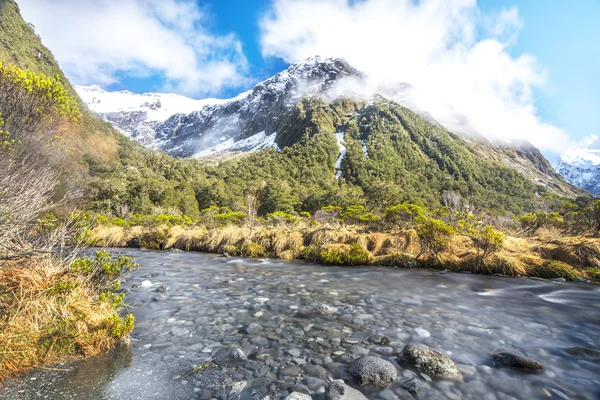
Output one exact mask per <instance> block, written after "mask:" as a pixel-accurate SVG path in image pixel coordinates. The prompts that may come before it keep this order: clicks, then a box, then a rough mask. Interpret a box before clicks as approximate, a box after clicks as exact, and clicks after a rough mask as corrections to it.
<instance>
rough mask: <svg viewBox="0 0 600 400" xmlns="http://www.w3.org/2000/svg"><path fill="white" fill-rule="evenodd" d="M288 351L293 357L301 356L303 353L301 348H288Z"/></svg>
mask: <svg viewBox="0 0 600 400" xmlns="http://www.w3.org/2000/svg"><path fill="white" fill-rule="evenodd" d="M286 353H288V354H289V355H290V356H292V357H300V354H301V352H300V349H288V350H287V351H286Z"/></svg>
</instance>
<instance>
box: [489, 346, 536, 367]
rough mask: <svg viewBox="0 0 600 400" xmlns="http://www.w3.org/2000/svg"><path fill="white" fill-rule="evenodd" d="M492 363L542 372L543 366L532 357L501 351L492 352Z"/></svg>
mask: <svg viewBox="0 0 600 400" xmlns="http://www.w3.org/2000/svg"><path fill="white" fill-rule="evenodd" d="M492 357H493V358H494V364H495V365H497V366H500V367H505V368H512V369H516V370H518V371H523V372H542V371H543V370H544V366H543V365H542V364H541V363H540V362H539V361H536V360H534V359H533V358H529V357H525V356H522V355H519V354H515V353H510V352H507V351H503V352H500V353H497V354H492Z"/></svg>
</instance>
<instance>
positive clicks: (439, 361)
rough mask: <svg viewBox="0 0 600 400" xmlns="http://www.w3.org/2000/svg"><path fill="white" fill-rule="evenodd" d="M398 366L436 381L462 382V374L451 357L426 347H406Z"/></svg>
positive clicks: (399, 357)
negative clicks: (415, 371)
mask: <svg viewBox="0 0 600 400" xmlns="http://www.w3.org/2000/svg"><path fill="white" fill-rule="evenodd" d="M398 364H400V365H401V366H402V367H404V368H410V369H415V370H417V371H419V372H422V373H424V374H426V375H428V376H430V377H431V378H434V379H446V380H458V381H462V374H461V373H460V371H459V370H458V368H457V367H456V364H454V361H452V360H451V359H450V357H448V356H447V355H445V354H442V353H440V352H439V351H437V350H434V349H432V348H431V347H427V346H425V345H413V344H409V345H406V346H405V347H404V348H403V349H402V351H401V352H400V354H399V355H398Z"/></svg>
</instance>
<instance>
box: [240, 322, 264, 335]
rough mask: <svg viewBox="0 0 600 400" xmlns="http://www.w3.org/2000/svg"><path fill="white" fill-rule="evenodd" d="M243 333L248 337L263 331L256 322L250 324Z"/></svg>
mask: <svg viewBox="0 0 600 400" xmlns="http://www.w3.org/2000/svg"><path fill="white" fill-rule="evenodd" d="M244 331H245V332H246V333H248V334H250V335H256V334H258V333H260V332H262V331H263V326H262V325H261V324H257V323H256V322H252V323H251V324H248V326H246V327H245V328H244Z"/></svg>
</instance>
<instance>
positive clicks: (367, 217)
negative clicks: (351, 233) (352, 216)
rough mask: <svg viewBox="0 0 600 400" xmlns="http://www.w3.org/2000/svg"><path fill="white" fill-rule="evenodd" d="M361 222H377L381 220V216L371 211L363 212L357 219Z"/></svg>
mask: <svg viewBox="0 0 600 400" xmlns="http://www.w3.org/2000/svg"><path fill="white" fill-rule="evenodd" d="M358 220H359V221H360V222H361V223H363V224H377V223H378V222H380V221H381V217H379V216H378V215H375V214H371V213H365V214H363V215H361V216H360V217H359V219H358Z"/></svg>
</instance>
